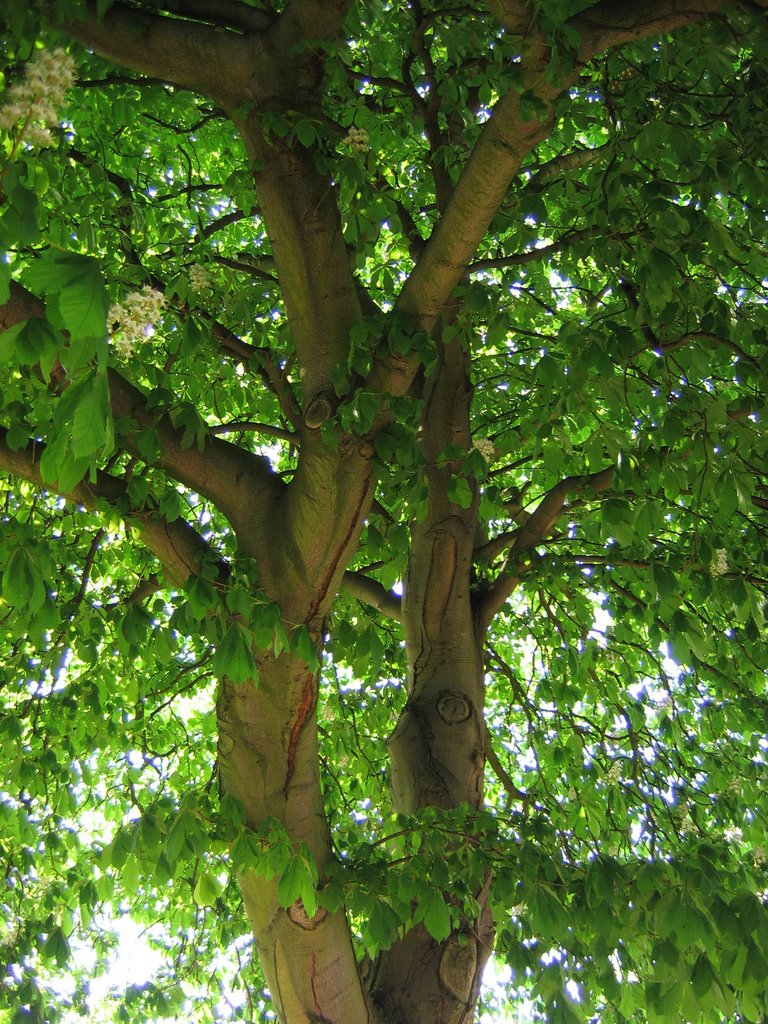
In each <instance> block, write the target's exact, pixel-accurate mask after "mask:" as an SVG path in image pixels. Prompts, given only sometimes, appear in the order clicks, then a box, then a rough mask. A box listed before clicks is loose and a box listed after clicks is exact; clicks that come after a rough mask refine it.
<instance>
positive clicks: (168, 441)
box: [108, 368, 283, 531]
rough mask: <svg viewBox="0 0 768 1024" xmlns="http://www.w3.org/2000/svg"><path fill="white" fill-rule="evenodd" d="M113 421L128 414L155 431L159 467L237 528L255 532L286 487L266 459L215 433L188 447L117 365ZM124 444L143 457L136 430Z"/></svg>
mask: <svg viewBox="0 0 768 1024" xmlns="http://www.w3.org/2000/svg"><path fill="white" fill-rule="evenodd" d="M108 376H109V390H110V396H111V399H112V415H113V416H114V418H115V420H119V419H122V418H126V419H128V420H132V421H134V422H135V423H136V426H137V427H138V428H139V429H140V430H144V429H147V428H149V429H151V430H154V432H155V434H156V436H157V443H158V448H159V451H160V455H159V459H158V465H159V466H160V467H161V468H162V469H163V470H164V471H165V472H166V473H167V474H168V475H169V476H171V477H173V479H175V480H178V481H179V482H180V483H183V484H184V485H185V486H187V487H190V488H191V489H192V490H194V491H197V492H198V493H199V494H202V495H203V496H204V497H206V498H208V499H209V500H210V501H212V502H213V504H214V505H216V507H217V508H219V509H220V510H221V511H222V512H223V513H224V515H225V516H226V517H227V518H228V519H229V521H230V522H231V523H232V525H233V526H234V527H235V529H236V530H238V531H240V530H243V529H246V528H248V529H249V530H253V528H254V520H255V517H256V515H259V514H260V518H262V519H264V518H265V513H268V512H269V511H270V510H271V507H272V505H273V504H274V503H275V502H276V500H277V498H278V497H279V495H280V493H281V491H282V490H283V485H282V483H281V481H280V478H279V477H278V476H277V475H276V474H275V473H274V472H273V471H272V469H271V467H270V465H269V462H268V460H267V459H265V458H263V457H262V456H260V455H255V454H253V453H251V452H247V451H245V450H244V449H242V448H238V447H237V446H236V445H233V444H230V443H229V442H228V441H223V440H222V439H221V438H218V437H211V438H210V439H209V440H207V441H206V444H205V448H204V450H203V451H200V450H199V449H198V448H197V446H196V445H185V442H184V438H183V433H182V431H180V430H178V429H177V428H176V427H174V425H173V423H172V422H171V420H170V417H169V416H168V415H167V414H165V413H163V412H160V411H158V410H153V409H151V408H150V407H149V406H148V402H147V397H146V396H145V395H144V394H143V392H141V391H140V390H139V389H138V388H137V387H135V386H134V385H133V384H131V382H130V381H128V380H127V379H126V378H125V377H123V376H122V375H121V374H120V373H118V371H117V370H115V369H112V368H111V369H110V370H109V371H108ZM125 445H126V448H127V450H128V451H130V452H131V453H132V454H134V455H137V456H139V457H141V452H140V450H139V445H138V442H137V439H136V435H135V432H134V430H133V429H132V428H131V429H129V430H128V432H127V433H126V435H125Z"/></svg>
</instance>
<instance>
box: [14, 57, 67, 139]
mask: <svg viewBox="0 0 768 1024" xmlns="http://www.w3.org/2000/svg"><path fill="white" fill-rule="evenodd" d="M74 81H75V62H74V60H73V59H72V58H71V57H70V56H69V54H68V53H66V51H64V50H62V49H61V48H60V47H59V48H57V49H55V50H39V51H38V52H37V53H36V54H35V55H34V57H32V59H31V60H30V61H29V63H28V64H27V66H26V67H25V68H24V77H23V78H22V79H21V81H19V82H14V84H13V85H11V86H10V87H9V88H8V89H6V91H5V93H4V95H3V97H2V106H0V128H4V129H5V130H6V131H8V132H12V133H14V134H15V135H16V137H17V139H18V138H21V137H22V136H23V138H24V140H25V141H26V142H27V143H28V144H29V145H30V146H39V147H41V148H43V147H45V146H52V145H53V135H51V132H50V130H49V129H50V128H51V127H53V126H54V125H56V124H58V122H59V108H60V107H61V106H63V104H64V100H65V97H66V94H67V92H68V91H69V89H71V88H72V86H73V84H74Z"/></svg>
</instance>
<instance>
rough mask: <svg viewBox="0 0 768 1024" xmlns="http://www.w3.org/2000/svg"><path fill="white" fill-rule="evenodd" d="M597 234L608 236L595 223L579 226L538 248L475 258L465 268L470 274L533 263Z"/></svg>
mask: <svg viewBox="0 0 768 1024" xmlns="http://www.w3.org/2000/svg"><path fill="white" fill-rule="evenodd" d="M597 235H600V236H601V237H603V238H605V237H608V233H607V232H606V231H605V229H604V228H601V227H598V226H597V225H594V226H593V227H589V228H580V229H579V230H578V231H570V232H568V234H565V235H563V236H562V238H558V239H557V241H556V242H552V243H550V244H549V245H542V246H541V247H540V248H538V249H528V250H527V251H526V252H516V253H514V254H513V255H511V256H500V257H498V258H497V259H484V260H475V262H474V263H470V265H469V267H467V270H468V272H469V273H470V274H474V273H476V272H477V271H478V270H500V269H502V268H503V267H517V266H522V265H523V264H526V263H533V262H535V261H536V260H541V259H546V258H547V256H551V255H553V253H556V252H562V251H563V249H567V248H568V246H569V245H574V244H576V243H577V242H583V241H585V240H586V239H587V238H594V237H595V236H597Z"/></svg>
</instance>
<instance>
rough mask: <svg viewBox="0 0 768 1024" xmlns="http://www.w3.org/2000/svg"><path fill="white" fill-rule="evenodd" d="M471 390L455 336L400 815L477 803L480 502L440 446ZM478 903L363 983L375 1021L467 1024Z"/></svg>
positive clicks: (404, 737) (396, 742) (429, 414)
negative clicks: (461, 488)
mask: <svg viewBox="0 0 768 1024" xmlns="http://www.w3.org/2000/svg"><path fill="white" fill-rule="evenodd" d="M469 391H470V388H469V377H468V360H467V357H466V353H465V351H464V349H463V347H462V344H461V341H460V339H459V338H458V337H457V336H455V337H454V338H453V340H451V341H449V342H447V343H446V344H445V345H444V346H443V347H441V358H440V362H439V365H438V368H437V370H436V371H435V373H434V374H433V375H432V376H431V377H430V378H428V380H427V386H426V391H425V398H424V412H423V419H422V449H423V452H424V457H425V462H426V465H425V477H426V481H427V485H428V498H427V513H426V516H425V517H424V519H423V521H421V522H417V523H415V524H414V526H413V529H412V546H411V555H410V561H409V565H408V576H407V580H406V586H405V595H404V605H403V624H404V630H405V640H406V649H407V652H408V701H407V703H406V706H405V708H404V709H403V712H402V715H401V717H400V721H399V723H398V725H397V728H396V729H395V731H394V733H393V734H392V736H391V738H390V740H389V751H390V756H391V760H392V792H393V804H394V808H395V810H397V811H403V812H414V811H417V810H419V809H420V808H425V807H441V808H453V807H457V806H459V805H461V804H465V805H469V806H471V807H480V805H481V802H482V794H483V767H484V762H485V755H484V749H483V736H484V726H483V665H482V653H481V652H482V647H481V644H480V643H479V638H478V637H477V635H476V630H475V623H474V617H473V609H472V600H471V590H470V586H471V571H472V551H473V548H474V541H475V532H476V521H477V496H476V493H475V490H476V489H475V486H474V483H473V482H472V481H471V480H469V481H468V482H469V484H470V487H471V491H472V501H471V504H470V506H469V508H466V509H465V508H462V507H461V506H460V505H458V504H455V503H454V502H451V501H450V500H449V498H448V493H449V487H450V484H451V479H452V477H454V476H456V475H459V474H462V472H463V467H462V459H461V458H460V457H459V458H455V459H450V460H449V461H447V462H445V463H443V460H442V459H441V458H440V456H441V453H443V452H444V451H445V449H446V448H448V446H456V447H457V448H459V449H460V450H461V452H462V453H466V452H467V451H468V449H469V447H470V444H471V438H470V431H469V413H468V408H469ZM477 896H478V900H479V902H480V906H481V912H480V915H479V917H478V919H477V920H474V921H465V922H464V925H463V928H462V934H461V935H460V936H459V935H458V934H453V935H451V936H449V938H448V939H447V940H446V941H445V942H443V943H438V942H436V941H435V940H434V939H433V938H432V937H431V936H430V935H429V933H428V932H427V930H426V928H425V927H424V926H423V925H418V926H417V927H416V928H414V929H413V930H411V931H410V932H408V934H407V935H406V936H405V937H404V938H403V939H402V940H401V941H399V942H397V943H396V944H395V945H394V946H393V947H392V948H391V949H389V950H387V951H385V952H383V953H382V954H381V955H380V956H379V957H378V958H377V960H376V962H375V964H374V965H372V967H371V969H370V971H369V973H368V976H367V978H366V985H367V987H368V989H369V991H370V993H371V998H372V1000H373V1002H374V1004H375V1006H376V1008H377V1011H378V1012H380V1013H381V1014H382V1019H383V1020H385V1021H396V1022H397V1024H426V1022H429V1024H468V1022H469V1021H471V1020H472V1018H473V1016H474V1008H475V1003H476V1001H477V996H478V992H479V988H480V982H481V979H482V972H483V968H484V966H485V964H486V961H487V959H488V956H489V955H490V952H491V947H492V939H493V924H492V921H491V918H490V914H489V912H488V910H487V892H482V893H478V894H477Z"/></svg>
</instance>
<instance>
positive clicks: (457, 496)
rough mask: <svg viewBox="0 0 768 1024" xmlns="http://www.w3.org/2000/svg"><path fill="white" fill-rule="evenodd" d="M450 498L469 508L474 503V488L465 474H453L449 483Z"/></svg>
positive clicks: (457, 503) (462, 506) (455, 503)
mask: <svg viewBox="0 0 768 1024" xmlns="http://www.w3.org/2000/svg"><path fill="white" fill-rule="evenodd" d="M448 500H449V501H452V502H453V504H454V505H460V506H461V508H469V507H470V505H471V504H472V488H471V487H470V486H469V481H468V480H467V478H466V477H463V476H452V477H451V482H450V483H449V485H448Z"/></svg>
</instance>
